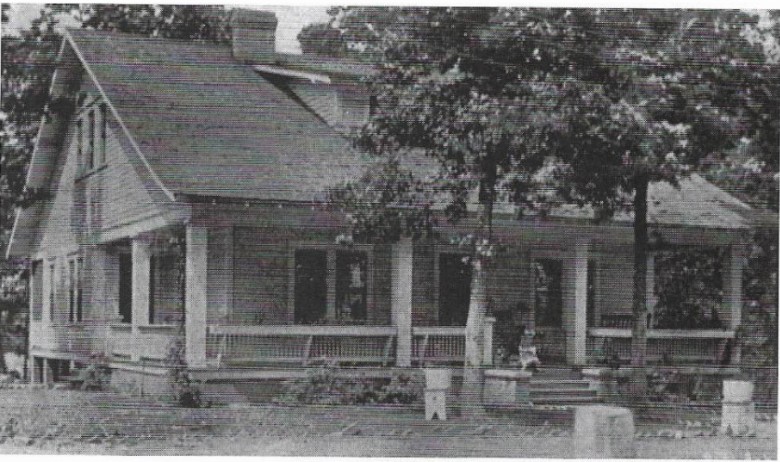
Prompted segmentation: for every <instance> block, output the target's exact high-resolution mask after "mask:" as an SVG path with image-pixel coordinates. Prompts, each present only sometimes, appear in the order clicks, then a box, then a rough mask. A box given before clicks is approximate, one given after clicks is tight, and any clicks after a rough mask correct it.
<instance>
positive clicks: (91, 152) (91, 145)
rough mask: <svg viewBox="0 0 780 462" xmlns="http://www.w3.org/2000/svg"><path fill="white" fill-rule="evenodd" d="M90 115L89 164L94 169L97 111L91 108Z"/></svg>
mask: <svg viewBox="0 0 780 462" xmlns="http://www.w3.org/2000/svg"><path fill="white" fill-rule="evenodd" d="M88 117H89V126H88V130H89V134H88V136H89V138H88V139H87V143H88V144H87V146H88V148H87V158H88V163H87V165H88V166H89V169H90V170H92V169H93V168H95V111H94V110H90V111H89V115H88Z"/></svg>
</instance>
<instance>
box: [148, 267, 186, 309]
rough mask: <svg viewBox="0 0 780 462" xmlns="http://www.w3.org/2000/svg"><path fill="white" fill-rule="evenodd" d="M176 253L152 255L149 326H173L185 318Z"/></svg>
mask: <svg viewBox="0 0 780 462" xmlns="http://www.w3.org/2000/svg"><path fill="white" fill-rule="evenodd" d="M180 262H181V260H180V257H178V256H177V255H176V254H174V253H162V254H158V255H152V256H151V257H150V259H149V318H148V321H149V324H172V323H176V322H179V321H181V319H182V317H183V316H184V308H183V306H182V300H183V298H182V294H181V287H180V283H179V280H178V267H179V264H180Z"/></svg>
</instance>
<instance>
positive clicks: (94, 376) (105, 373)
mask: <svg viewBox="0 0 780 462" xmlns="http://www.w3.org/2000/svg"><path fill="white" fill-rule="evenodd" d="M79 382H81V389H82V390H103V389H105V388H106V387H107V386H108V384H109V383H110V382H111V369H109V368H108V363H107V361H106V358H105V357H104V356H103V355H92V356H91V357H90V360H89V364H87V367H85V368H84V369H82V370H81V371H80V372H79Z"/></svg>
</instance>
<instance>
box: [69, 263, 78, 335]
mask: <svg viewBox="0 0 780 462" xmlns="http://www.w3.org/2000/svg"><path fill="white" fill-rule="evenodd" d="M75 315H76V261H75V260H70V261H69V262H68V322H73V320H74V319H75Z"/></svg>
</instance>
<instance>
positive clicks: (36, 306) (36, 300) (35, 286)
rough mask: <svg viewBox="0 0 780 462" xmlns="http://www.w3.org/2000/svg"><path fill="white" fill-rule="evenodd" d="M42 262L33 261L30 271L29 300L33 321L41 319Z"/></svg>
mask: <svg viewBox="0 0 780 462" xmlns="http://www.w3.org/2000/svg"><path fill="white" fill-rule="evenodd" d="M41 264H42V262H40V261H34V262H33V263H32V268H31V269H30V298H31V305H32V319H33V321H40V320H41V319H42V318H43V268H42V265H41Z"/></svg>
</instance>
